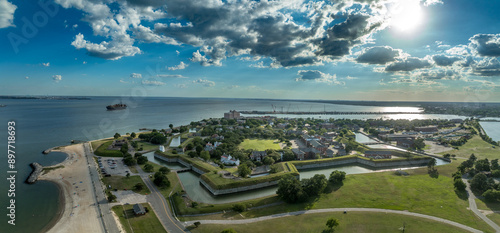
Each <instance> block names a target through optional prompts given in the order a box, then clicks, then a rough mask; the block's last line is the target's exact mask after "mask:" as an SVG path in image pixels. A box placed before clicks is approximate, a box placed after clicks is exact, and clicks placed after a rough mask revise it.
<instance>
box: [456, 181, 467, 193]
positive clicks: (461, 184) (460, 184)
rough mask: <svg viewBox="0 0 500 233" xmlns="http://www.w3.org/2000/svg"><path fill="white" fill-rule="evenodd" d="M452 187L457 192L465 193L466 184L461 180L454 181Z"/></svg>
mask: <svg viewBox="0 0 500 233" xmlns="http://www.w3.org/2000/svg"><path fill="white" fill-rule="evenodd" d="M453 185H454V186H455V189H456V190H457V191H465V188H466V184H465V183H464V182H463V181H462V180H461V179H456V180H455V181H454V182H453Z"/></svg>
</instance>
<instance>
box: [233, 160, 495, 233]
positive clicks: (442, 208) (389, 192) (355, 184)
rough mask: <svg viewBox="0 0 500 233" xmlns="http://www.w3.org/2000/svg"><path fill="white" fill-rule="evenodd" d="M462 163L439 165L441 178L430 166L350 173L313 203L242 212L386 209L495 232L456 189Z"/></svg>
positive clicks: (265, 213) (252, 215)
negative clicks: (433, 174) (431, 173)
mask: <svg viewBox="0 0 500 233" xmlns="http://www.w3.org/2000/svg"><path fill="white" fill-rule="evenodd" d="M460 162H461V161H455V162H453V163H452V164H448V165H444V166H439V167H437V170H438V171H439V177H438V178H431V177H430V176H429V175H428V174H427V168H418V169H413V170H407V172H408V173H409V174H410V175H409V176H396V175H394V174H393V172H377V173H369V174H358V175H348V176H347V179H346V180H345V182H344V184H343V185H342V186H340V187H338V186H337V187H333V186H329V187H328V188H327V193H325V194H321V196H320V197H318V198H315V199H314V200H310V201H309V202H306V203H301V204H283V205H277V206H271V207H268V208H263V209H256V210H250V211H247V212H244V213H242V214H243V215H244V216H245V217H247V218H252V217H260V216H266V215H271V214H276V213H284V212H291V211H298V210H303V209H321V208H342V207H365V208H382V209H395V210H408V211H411V212H416V213H422V214H428V215H432V216H436V217H440V218H444V219H449V220H452V221H456V222H459V223H462V224H465V225H468V226H471V227H473V228H476V229H480V230H483V231H491V229H490V228H489V227H488V226H487V225H486V224H483V222H482V221H481V220H480V219H479V218H477V217H476V216H475V215H474V214H473V213H472V212H471V211H469V210H467V207H468V202H467V199H466V198H464V197H462V198H460V197H459V196H458V195H457V194H456V193H455V192H454V188H453V182H452V181H453V180H452V178H451V174H452V173H453V172H455V171H456V166H457V165H458V164H459V163H460Z"/></svg>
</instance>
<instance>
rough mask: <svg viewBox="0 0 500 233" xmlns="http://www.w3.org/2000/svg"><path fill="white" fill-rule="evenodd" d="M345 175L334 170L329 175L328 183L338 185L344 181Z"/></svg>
mask: <svg viewBox="0 0 500 233" xmlns="http://www.w3.org/2000/svg"><path fill="white" fill-rule="evenodd" d="M345 175H346V173H345V172H343V171H338V170H335V171H333V172H332V173H330V178H329V179H328V181H330V182H331V183H332V184H340V183H342V182H343V181H344V180H345Z"/></svg>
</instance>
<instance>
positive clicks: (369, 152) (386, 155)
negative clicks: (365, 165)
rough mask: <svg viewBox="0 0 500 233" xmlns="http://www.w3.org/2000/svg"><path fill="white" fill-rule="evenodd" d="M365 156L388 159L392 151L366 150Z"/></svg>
mask: <svg viewBox="0 0 500 233" xmlns="http://www.w3.org/2000/svg"><path fill="white" fill-rule="evenodd" d="M365 157H366V158H370V159H390V158H392V153H391V151H389V150H367V151H365Z"/></svg>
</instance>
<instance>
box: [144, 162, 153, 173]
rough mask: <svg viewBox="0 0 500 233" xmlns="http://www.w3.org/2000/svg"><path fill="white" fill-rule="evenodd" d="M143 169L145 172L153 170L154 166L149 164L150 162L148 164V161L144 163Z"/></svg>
mask: <svg viewBox="0 0 500 233" xmlns="http://www.w3.org/2000/svg"><path fill="white" fill-rule="evenodd" d="M144 171H145V172H153V171H154V167H153V165H151V164H149V163H148V164H146V165H144Z"/></svg>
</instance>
